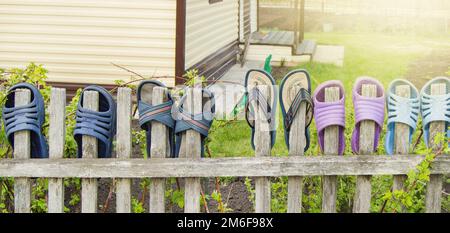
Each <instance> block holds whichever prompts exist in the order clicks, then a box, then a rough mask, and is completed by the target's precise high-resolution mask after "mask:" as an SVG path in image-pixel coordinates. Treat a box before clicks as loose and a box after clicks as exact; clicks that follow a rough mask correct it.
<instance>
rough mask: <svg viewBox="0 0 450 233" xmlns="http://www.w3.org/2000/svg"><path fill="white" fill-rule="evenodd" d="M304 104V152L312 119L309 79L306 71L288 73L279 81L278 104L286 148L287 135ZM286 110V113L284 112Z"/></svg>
mask: <svg viewBox="0 0 450 233" xmlns="http://www.w3.org/2000/svg"><path fill="white" fill-rule="evenodd" d="M295 87H299V88H300V90H299V91H298V92H296V93H293V91H294V90H295ZM303 102H304V103H306V118H305V120H306V124H305V127H306V128H305V138H306V144H305V148H304V151H307V150H308V148H309V141H310V140H309V137H310V134H309V125H310V124H311V122H312V119H313V109H314V104H313V101H312V98H311V79H310V77H309V74H308V72H307V71H306V70H301V69H300V70H294V71H291V72H289V73H288V74H287V75H286V76H285V77H284V78H283V81H281V86H280V104H281V112H282V114H283V124H284V140H285V142H286V146H287V148H288V149H289V133H290V131H291V125H292V122H293V120H294V118H295V115H297V112H298V110H299V109H300V104H301V103H303ZM286 110H287V111H286Z"/></svg>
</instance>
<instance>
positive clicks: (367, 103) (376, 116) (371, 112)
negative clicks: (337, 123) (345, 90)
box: [353, 95, 386, 127]
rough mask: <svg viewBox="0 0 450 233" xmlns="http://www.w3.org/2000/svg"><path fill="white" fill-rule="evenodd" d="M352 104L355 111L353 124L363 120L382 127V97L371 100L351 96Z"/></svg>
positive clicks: (383, 102)
mask: <svg viewBox="0 0 450 233" xmlns="http://www.w3.org/2000/svg"><path fill="white" fill-rule="evenodd" d="M353 103H354V109H355V124H358V123H360V122H361V121H364V120H372V121H374V122H375V123H376V124H377V125H378V126H380V127H383V123H384V114H385V112H384V108H385V107H384V106H385V104H386V103H385V99H384V98H383V97H378V98H372V97H365V96H360V95H353Z"/></svg>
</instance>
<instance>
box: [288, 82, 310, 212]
mask: <svg viewBox="0 0 450 233" xmlns="http://www.w3.org/2000/svg"><path fill="white" fill-rule="evenodd" d="M300 89H301V88H300V87H295V88H294V90H293V91H291V96H290V98H291V99H292V100H293V99H294V98H295V95H296V93H298V92H299V91H300ZM305 121H306V103H305V102H302V103H301V104H300V108H299V110H298V112H297V114H296V116H295V118H294V120H293V121H292V125H291V132H290V134H289V142H290V143H289V156H302V155H303V154H304V149H305V146H306V138H305V126H306V122H305ZM302 183H303V177H301V176H291V177H288V208H287V212H288V213H301V211H302Z"/></svg>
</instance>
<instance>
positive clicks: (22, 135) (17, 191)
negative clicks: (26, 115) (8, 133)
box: [14, 89, 31, 213]
mask: <svg viewBox="0 0 450 233" xmlns="http://www.w3.org/2000/svg"><path fill="white" fill-rule="evenodd" d="M14 95H15V97H14V98H15V106H16V107H17V106H22V105H26V104H28V103H29V102H30V101H31V92H30V90H28V89H17V90H16V92H15V93H14ZM30 153H31V143H30V131H23V130H22V131H18V132H16V133H14V159H29V158H30ZM30 208H31V180H30V178H26V177H17V178H16V179H15V180H14V212H16V213H29V212H30V210H31V209H30Z"/></svg>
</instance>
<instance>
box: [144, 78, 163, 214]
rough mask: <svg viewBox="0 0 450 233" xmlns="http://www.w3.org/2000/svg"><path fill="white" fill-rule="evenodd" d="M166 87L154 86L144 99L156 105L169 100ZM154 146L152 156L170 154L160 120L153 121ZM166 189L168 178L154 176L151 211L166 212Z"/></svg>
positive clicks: (151, 188)
mask: <svg viewBox="0 0 450 233" xmlns="http://www.w3.org/2000/svg"><path fill="white" fill-rule="evenodd" d="M166 91H167V90H166V89H165V88H162V87H154V88H153V93H152V94H153V95H152V96H149V97H150V98H151V99H146V98H147V96H143V99H144V101H146V102H147V103H152V104H153V105H154V106H155V105H158V104H162V103H163V102H164V101H167V99H165V98H164V97H165V96H166ZM151 134H152V146H151V149H150V154H151V158H165V157H167V156H168V151H167V149H168V147H169V143H168V141H167V138H168V136H169V134H168V132H167V127H166V126H165V125H163V124H162V123H159V122H156V121H155V122H152V132H151ZM165 191H166V179H164V178H154V179H152V181H151V184H150V207H149V210H150V213H164V212H165V203H166V202H165V201H164V195H165Z"/></svg>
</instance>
